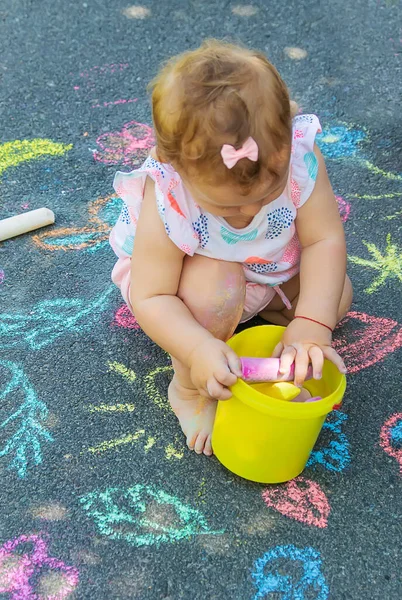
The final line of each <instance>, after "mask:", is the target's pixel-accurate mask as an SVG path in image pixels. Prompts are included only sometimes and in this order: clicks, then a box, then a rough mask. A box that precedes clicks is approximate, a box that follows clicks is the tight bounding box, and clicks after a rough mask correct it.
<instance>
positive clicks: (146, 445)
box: [144, 436, 156, 452]
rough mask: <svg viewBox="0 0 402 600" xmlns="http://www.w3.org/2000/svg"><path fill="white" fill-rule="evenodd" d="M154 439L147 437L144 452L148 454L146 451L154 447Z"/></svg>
mask: <svg viewBox="0 0 402 600" xmlns="http://www.w3.org/2000/svg"><path fill="white" fill-rule="evenodd" d="M155 441H156V440H155V438H154V437H152V436H149V437H148V439H147V443H146V444H145V446H144V450H145V452H148V450H150V449H151V448H152V446H155Z"/></svg>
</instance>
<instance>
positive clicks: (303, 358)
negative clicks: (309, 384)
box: [294, 347, 309, 387]
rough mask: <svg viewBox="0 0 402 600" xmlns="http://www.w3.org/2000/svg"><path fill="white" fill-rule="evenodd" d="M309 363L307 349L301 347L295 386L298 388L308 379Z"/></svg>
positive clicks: (296, 366)
mask: <svg viewBox="0 0 402 600" xmlns="http://www.w3.org/2000/svg"><path fill="white" fill-rule="evenodd" d="M308 363H309V356H308V352H307V350H306V349H305V348H303V347H300V348H298V349H297V354H296V360H295V381H294V384H295V385H296V386H297V387H301V386H302V385H303V383H304V380H305V379H306V377H307V369H308Z"/></svg>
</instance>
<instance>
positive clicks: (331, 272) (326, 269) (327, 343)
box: [281, 145, 346, 384]
mask: <svg viewBox="0 0 402 600" xmlns="http://www.w3.org/2000/svg"><path fill="white" fill-rule="evenodd" d="M314 153H315V155H316V157H317V159H318V175H317V180H316V184H315V187H314V190H313V193H312V194H311V196H310V198H309V199H308V201H307V202H306V203H305V204H304V205H303V206H302V207H301V208H300V209H299V210H298V214H297V217H296V229H297V234H298V237H299V240H300V243H301V246H302V253H301V265H300V294H299V299H298V303H297V309H296V316H297V315H302V316H305V317H310V318H312V319H315V320H316V321H320V322H321V323H325V324H326V325H328V327H330V328H331V329H333V328H334V327H335V325H336V323H337V314H338V310H339V303H340V300H341V296H342V292H343V288H344V285H345V275H346V244H345V236H344V231H343V226H342V222H341V219H340V216H339V211H338V207H337V203H336V200H335V196H334V193H333V191H332V188H331V184H330V182H329V179H328V175H327V171H326V168H325V163H324V159H323V157H322V154H321V152H320V150H319V148H318V147H317V146H316V145H315V146H314ZM331 341H332V336H331V332H330V331H329V329H327V328H325V327H323V326H321V325H317V324H315V323H312V322H309V321H305V320H302V319H295V320H293V321H292V322H291V323H290V324H289V326H288V327H287V329H286V332H285V335H284V338H283V345H284V349H283V351H282V355H281V372H286V371H287V370H288V369H289V367H290V365H291V364H292V362H293V361H294V360H295V362H296V365H295V381H296V382H297V383H299V384H300V383H302V382H303V381H304V379H305V376H306V372H307V367H308V363H309V361H310V360H311V362H312V363H313V367H314V374H315V375H319V374H320V372H321V370H322V364H323V360H324V357H326V358H328V359H330V360H332V361H333V362H334V363H335V364H336V365H337V367H338V368H339V369H340V370H342V371H344V370H345V365H344V364H343V361H342V359H341V358H340V357H339V355H338V354H337V353H336V352H335V350H334V349H333V348H331Z"/></svg>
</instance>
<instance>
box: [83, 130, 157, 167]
mask: <svg viewBox="0 0 402 600" xmlns="http://www.w3.org/2000/svg"><path fill="white" fill-rule="evenodd" d="M96 143H97V144H98V146H100V148H101V150H96V151H95V152H94V159H95V160H97V161H99V162H103V163H105V164H107V165H118V164H120V165H127V166H130V167H132V168H138V167H139V166H140V165H141V164H142V163H143V162H144V160H145V159H146V158H147V156H148V154H149V149H150V148H152V146H153V145H154V144H155V138H154V134H153V131H152V128H151V127H149V125H145V124H144V123H137V121H130V122H129V123H126V124H125V125H124V126H123V128H122V130H121V131H113V132H110V133H103V134H102V135H100V136H99V137H98V139H97V140H96Z"/></svg>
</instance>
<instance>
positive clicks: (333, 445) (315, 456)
mask: <svg viewBox="0 0 402 600" xmlns="http://www.w3.org/2000/svg"><path fill="white" fill-rule="evenodd" d="M347 418H348V416H347V415H346V414H345V413H343V412H341V411H339V410H334V411H332V412H331V413H330V415H329V416H328V419H327V421H326V422H325V423H324V425H323V426H322V432H321V434H320V437H319V438H318V439H319V440H321V438H322V437H324V438H325V437H327V435H326V433H327V432H329V434H330V436H331V437H332V438H333V439H330V440H329V442H327V443H326V445H325V446H323V447H320V441H319V443H318V445H317V446H316V450H313V451H312V453H311V454H310V458H309V459H308V462H307V466H308V467H311V466H313V465H315V464H319V465H321V466H323V467H325V469H328V471H335V472H337V473H339V472H340V471H343V469H345V468H346V467H347V466H348V465H349V463H350V453H349V442H348V439H347V437H346V435H345V434H344V433H343V432H342V425H343V423H345V421H347Z"/></svg>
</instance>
